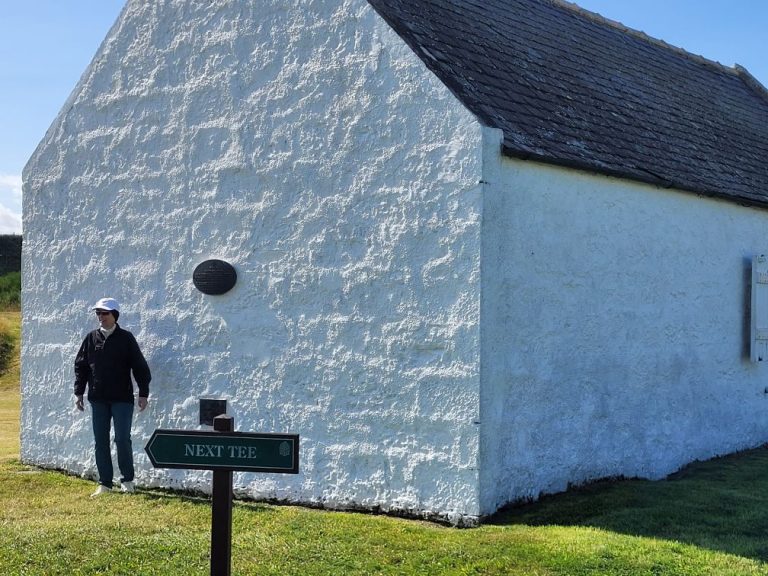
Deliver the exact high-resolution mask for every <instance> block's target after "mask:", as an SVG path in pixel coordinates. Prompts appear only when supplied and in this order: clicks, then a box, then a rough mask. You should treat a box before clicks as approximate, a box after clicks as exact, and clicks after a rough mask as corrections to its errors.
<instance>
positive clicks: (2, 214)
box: [0, 204, 21, 234]
mask: <svg viewBox="0 0 768 576" xmlns="http://www.w3.org/2000/svg"><path fill="white" fill-rule="evenodd" d="M0 234H21V214H16V212H12V211H11V210H9V209H8V208H6V207H5V206H3V205H2V204H0Z"/></svg>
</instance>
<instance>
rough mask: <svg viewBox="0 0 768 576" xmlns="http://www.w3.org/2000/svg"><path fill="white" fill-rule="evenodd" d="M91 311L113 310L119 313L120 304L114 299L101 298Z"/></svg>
mask: <svg viewBox="0 0 768 576" xmlns="http://www.w3.org/2000/svg"><path fill="white" fill-rule="evenodd" d="M91 310H114V311H116V312H120V304H118V303H117V300H115V299H114V298H102V299H101V300H99V301H98V302H96V304H94V305H93V308H91Z"/></svg>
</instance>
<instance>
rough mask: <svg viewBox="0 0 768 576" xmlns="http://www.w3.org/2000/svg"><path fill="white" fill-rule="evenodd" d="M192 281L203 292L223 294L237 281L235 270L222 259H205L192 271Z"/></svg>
mask: <svg viewBox="0 0 768 576" xmlns="http://www.w3.org/2000/svg"><path fill="white" fill-rule="evenodd" d="M192 282H193V283H194V284H195V288H197V289H198V290H200V292H202V293H203V294H212V295H213V294H224V293H225V292H229V291H230V290H231V289H232V287H233V286H234V285H235V282H237V272H235V269H234V267H233V266H232V264H230V263H228V262H224V261H223V260H206V261H205V262H201V263H200V264H198V265H197V268H195V271H194V272H192Z"/></svg>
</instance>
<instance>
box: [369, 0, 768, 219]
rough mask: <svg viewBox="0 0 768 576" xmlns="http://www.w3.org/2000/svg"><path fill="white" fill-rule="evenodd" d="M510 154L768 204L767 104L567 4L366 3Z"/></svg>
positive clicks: (746, 88)
mask: <svg viewBox="0 0 768 576" xmlns="http://www.w3.org/2000/svg"><path fill="white" fill-rule="evenodd" d="M368 1H369V3H370V4H371V5H372V6H373V7H374V9H375V10H376V11H377V12H378V13H379V14H380V15H381V16H382V17H383V18H384V19H385V20H386V21H387V22H388V23H389V25H390V26H392V28H393V29H394V30H395V31H396V32H397V33H398V34H399V35H400V36H401V38H403V40H405V42H406V43H407V44H408V45H409V46H410V47H411V48H412V49H413V50H414V52H415V53H416V54H417V55H418V56H419V57H420V58H421V59H422V61H423V62H424V63H425V64H426V65H427V66H428V67H429V68H430V69H431V70H432V71H433V72H434V73H435V74H436V75H437V76H438V77H439V78H440V79H441V80H442V81H443V82H444V83H445V84H446V86H448V88H449V89H451V90H452V92H453V93H454V94H455V95H456V96H457V97H458V98H459V99H460V100H461V101H462V102H463V104H464V105H465V106H466V107H467V108H468V109H469V110H470V111H472V112H473V113H474V114H475V115H476V116H477V117H478V118H479V120H480V121H481V122H483V123H484V124H485V125H488V126H492V127H496V128H500V129H501V130H502V131H503V132H504V145H503V151H504V153H505V154H507V155H510V156H514V157H519V158H524V159H533V160H538V161H543V162H548V163H553V164H558V165H565V166H570V167H574V168H579V169H586V170H590V171H596V172H600V173H604V174H609V175H614V176H619V177H623V178H629V179H634V180H640V181H643V182H650V183H652V184H657V185H660V186H667V187H674V188H679V189H683V190H689V191H693V192H696V193H699V194H704V195H709V196H716V197H722V198H726V199H729V200H735V201H738V202H740V203H742V204H760V205H768V92H766V90H765V88H763V87H762V86H761V85H760V84H759V83H758V82H757V81H756V80H754V78H752V77H751V76H750V75H749V73H748V72H746V70H744V69H743V68H741V67H738V66H737V67H735V68H729V67H725V66H722V65H720V64H718V63H715V62H711V61H709V60H705V59H704V58H701V57H699V56H694V55H692V54H688V53H686V52H685V51H683V50H681V49H678V48H674V47H672V46H669V45H667V44H665V43H663V42H661V41H659V40H654V39H651V38H649V37H647V36H645V35H644V34H642V33H640V32H636V31H633V30H628V29H626V28H624V27H622V26H621V25H620V24H617V23H615V22H611V21H608V20H606V19H603V18H601V17H599V16H598V15H596V14H592V13H589V12H586V11H584V10H581V9H579V8H578V7H577V6H575V5H572V4H568V3H566V2H561V1H560V0H368Z"/></svg>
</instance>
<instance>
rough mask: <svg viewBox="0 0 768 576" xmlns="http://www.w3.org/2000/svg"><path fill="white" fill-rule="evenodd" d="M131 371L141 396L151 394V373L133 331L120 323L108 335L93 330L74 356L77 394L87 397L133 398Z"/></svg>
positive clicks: (125, 400) (129, 399)
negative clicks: (85, 394) (86, 389)
mask: <svg viewBox="0 0 768 576" xmlns="http://www.w3.org/2000/svg"><path fill="white" fill-rule="evenodd" d="M131 372H133V378H134V379H135V380H136V384H138V386H139V396H140V397H143V398H146V397H148V396H149V381H150V380H151V379H152V375H151V374H150V372H149V366H147V361H146V360H145V359H144V355H143V354H142V353H141V350H140V349H139V345H138V343H137V342H136V338H134V336H133V334H131V333H130V332H128V330H123V329H122V328H120V326H119V325H117V326H115V331H114V332H113V333H112V335H111V336H110V337H109V338H105V337H104V334H103V333H102V332H101V330H94V331H92V332H90V333H89V334H88V335H87V336H86V337H85V340H83V343H82V345H81V346H80V350H79V351H78V353H77V357H76V358H75V394H76V395H77V396H80V395H82V394H84V393H85V386H86V384H87V385H88V400H91V401H93V400H96V401H107V402H133V383H132V382H131Z"/></svg>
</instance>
